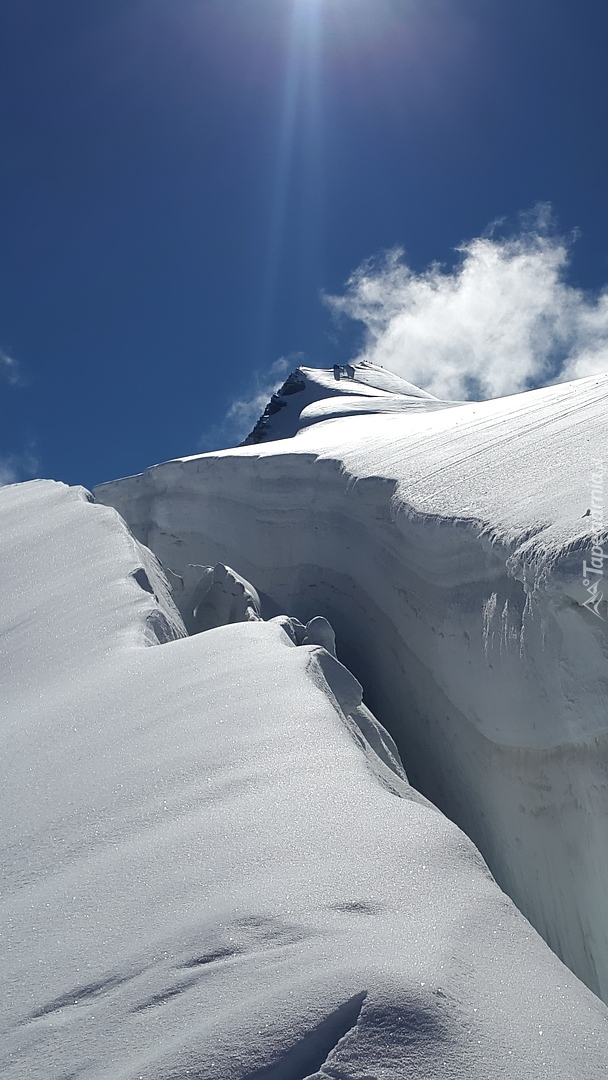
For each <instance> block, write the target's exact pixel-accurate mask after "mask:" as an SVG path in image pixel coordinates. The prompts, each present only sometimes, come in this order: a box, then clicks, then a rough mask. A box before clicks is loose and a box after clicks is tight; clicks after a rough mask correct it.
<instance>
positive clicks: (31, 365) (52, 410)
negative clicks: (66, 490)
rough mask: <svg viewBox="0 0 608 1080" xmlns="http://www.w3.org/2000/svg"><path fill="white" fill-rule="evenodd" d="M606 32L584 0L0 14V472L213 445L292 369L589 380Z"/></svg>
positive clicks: (603, 310)
mask: <svg viewBox="0 0 608 1080" xmlns="http://www.w3.org/2000/svg"><path fill="white" fill-rule="evenodd" d="M607 40H608V7H607V5H606V3H605V0H577V2H576V3H574V2H572V0H87V2H86V3H83V0H19V3H14V4H4V5H2V10H1V11H0V81H1V83H2V86H1V92H0V117H1V129H0V137H1V144H0V149H1V153H0V184H1V198H0V238H1V243H0V402H1V406H0V409H1V411H0V417H1V423H0V480H3V479H4V480H11V479H24V478H27V477H28V476H30V475H33V474H37V475H43V476H51V477H55V478H57V479H62V480H65V481H67V482H69V483H84V484H85V485H87V486H91V485H93V484H95V483H97V482H99V481H102V480H106V479H111V478H113V477H116V476H119V475H125V474H128V473H133V472H137V471H139V470H141V469H143V468H145V467H146V466H147V465H150V464H153V463H155V462H157V461H160V460H164V459H167V458H170V457H174V456H179V455H185V454H190V453H196V452H198V451H199V450H201V449H211V448H212V447H213V445H214V444H217V445H219V444H223V445H226V444H227V443H229V442H230V441H232V439H234V438H235V437H236V436H238V434H239V428H238V425H239V424H241V428H243V427H244V428H246V427H247V424H248V420H249V417H250V416H251V415H252V414H253V413H255V410H256V409H257V407H258V399H260V398H263V396H264V394H265V393H266V392H267V390H268V388H269V387H270V386H271V384H272V382H273V381H275V382H277V383H280V382H281V381H282V372H283V371H284V370H286V369H288V368H289V367H291V366H295V364H296V363H297V362H304V363H309V364H313V365H314V364H321V365H328V364H332V363H334V362H340V361H344V360H345V359H347V358H349V357H352V356H354V355H368V356H369V357H370V358H372V359H376V360H379V362H386V363H387V365H389V366H390V365H391V364H392V365H393V366H396V367H399V365H401V368H402V371H401V373H403V374H406V375H409V376H412V375H415V376H416V379H417V380H418V381H419V382H426V384H427V385H428V386H429V387H430V388H434V389H435V390H436V391H442V392H445V393H452V394H454V393H456V394H457V393H459V392H462V390H463V388H464V390H465V391H468V390H469V389H470V390H471V391H473V392H477V393H483V394H484V395H493V394H496V393H505V392H511V391H512V390H517V389H521V388H522V387H524V386H526V385H533V384H534V383H538V382H542V381H543V379H545V380H546V379H548V378H549V377H551V376H552V375H555V374H556V373H558V374H559V373H560V372H561V373H562V375H564V376H565V375H569V374H573V375H578V374H585V373H587V372H592V371H594V370H597V369H598V367H601V365H602V363H603V362H604V361H603V357H604V354H605V355H606V357H607V359H606V362H605V363H604V367H608V353H605V350H606V347H607V343H608V298H607V297H606V294H605V292H603V290H604V289H605V286H606V283H607V282H608V199H607V198H606V192H608V151H607V144H606V137H605V129H606V110H607V106H608V94H607V91H608V64H607V63H606V41H607ZM539 207H540V209H539ZM548 207H550V208H551V210H550V212H549V210H548ZM535 208H536V209H535ZM522 215H524V216H523V217H522ZM497 222H498V224H496V223H497ZM463 245H464V250H462V247H463ZM458 247H460V248H461V250H460V252H457V251H456V250H455V249H456V248H458ZM397 248H400V249H402V251H403V254H401V255H399V254H397V253H396V252H395V249H397ZM387 252H393V254H389V255H387V254H386V253H387ZM366 260H372V261H371V262H366ZM437 262H438V263H440V264H441V267H437V266H435V267H434V268H432V264H433V263H437ZM429 267H431V269H429ZM349 280H350V284H347V283H348V282H349ZM324 296H325V297H328V296H329V297H334V300H333V302H332V301H328V300H327V299H323V297H324ZM370 305H371V306H370ZM526 305H527V306H526ZM564 311H566V312H567V317H566V318H564V316H563V313H564ZM522 312H523V315H522ZM379 313H380V314H379ZM557 324H559V326H558V329H557V330H555V326H556V325H557ZM496 325H500V326H501V327H502V328H503V331H502V338H501V340H500V342H499V343H498V346H497V347H496V349H495V350H494V351H491V350H490V351H488V348H486V345H485V344H484V342H485V341H486V339H487V338H488V334H487V330H488V327H490V329H491V330H492V332H493V328H494V327H495V326H496ZM438 326H440V328H441V329H440V330H438V329H437V327H438ZM547 335H548V336H549V338H550V340H549V341H548V343H547V341H546V340H545V338H546V337H547ZM440 339H441V340H440ZM453 342H456V345H457V349H456V351H455V352H454V351H453V350H452V351H451V349H452V344H451V343H453ZM530 342H532V347H530ZM526 348H528V352H529V353H530V355H528V353H526ZM522 350H523V352H522ZM539 350H540V360H539ZM533 353H534V355H532V354H533ZM406 354H407V355H406ZM524 354H525V355H524ZM522 356H523V359H522ZM454 357H456V359H454ZM471 357H474V360H471ZM245 433H246V432H245V430H241V432H240V434H245Z"/></svg>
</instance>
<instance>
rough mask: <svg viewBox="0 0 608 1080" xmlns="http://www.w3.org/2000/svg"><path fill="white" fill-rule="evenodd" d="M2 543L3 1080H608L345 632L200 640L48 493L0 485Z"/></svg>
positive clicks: (568, 997)
mask: <svg viewBox="0 0 608 1080" xmlns="http://www.w3.org/2000/svg"><path fill="white" fill-rule="evenodd" d="M225 460H226V461H228V462H231V461H232V468H233V472H234V473H235V474H236V475H238V472H239V470H238V467H237V468H236V469H235V461H234V460H232V459H230V457H227V458H226V459H225ZM236 460H237V461H239V460H241V458H240V457H239V455H237V457H236ZM243 460H251V461H254V460H255V458H253V457H252V458H250V459H248V458H247V455H246V454H245V457H244V459H243ZM307 460H308V459H302V463H301V464H302V465H303V468H304V469H306V468H309V465H308V464H306V461H307ZM179 468H180V467H179V466H173V467H172V470H170V471H172V473H173V475H177V476H179V475H180V473H179V471H177V472H176V470H179ZM189 468H192V465H190V466H189ZM332 468H333V467H332ZM333 474H334V475H336V476H337V475H338V474H337V472H336V470H335V469H334V470H333ZM157 475H158V476H159V477H160V476H161V475H162V470H161V471H160V472H159V473H158V474H157ZM185 475H186V476H187V475H188V468H186V469H185ZM201 475H203V474H199V476H201ZM222 475H223V476H224V479H226V474H225V473H222V467H220V469H219V477H220V478H221V476H222ZM208 479H209V477H208V476H207V480H208ZM233 479H234V477H233ZM290 489H291V491H292V492H293V484H292V485H290ZM177 490H179V491H180V492H182V493H183V489H182V488H178V489H177ZM363 490H364V491H366V490H367V491H368V492H369V490H370V489H369V487H368V488H367V489H366V487H365V485H363ZM371 490H373V491H374V492H376V493H377V484H375V483H374V485H373V486H372V489H371ZM167 491H168V489H167ZM167 491H166V492H165V498H166V497H167ZM175 493H176V491H174V494H175ZM233 497H234V499H235V501H234V502H231V503H230V506H231V507H232V509H231V514H232V515H233V517H234V515H235V514H236V512H237V511H236V510H235V509H234V507H235V506H241V511H239V512H240V513H243V514H244V513H245V510H244V509H243V508H244V507H245V505H246V504H245V503H244V502H243V503H242V502H241V501H240V499H241V498H242V493H241V491H240V489H239V490H238V491H236V492H234V496H233ZM321 506H322V507H324V506H325V504H324V503H322V504H321ZM265 513H266V511H265V510H264V509H263V510H262V517H263V516H264V514H265ZM323 513H324V514H326V515H327V513H328V510H327V509H324V510H323ZM354 520H355V518H354V517H353V521H354ZM299 531H300V532H303V531H304V529H303V526H301V527H300V530H299ZM188 542H190V541H188ZM253 542H255V534H254V536H253ZM175 543H176V544H177V541H175ZM177 547H179V545H177ZM0 550H1V552H2V565H3V570H4V579H3V580H4V590H3V605H2V609H1V611H0V641H1V643H2V650H1V653H0V685H1V687H2V709H1V712H0V716H1V717H2V723H1V727H0V734H1V738H2V751H3V752H2V761H3V763H4V765H5V776H4V777H3V783H2V786H1V788H0V801H1V804H2V820H3V826H4V827H3V830H2V833H1V834H0V844H1V849H2V854H1V858H2V867H3V889H2V898H1V900H0V909H1V918H2V926H3V937H4V940H3V957H4V962H3V965H2V970H1V974H0V987H1V990H2V992H1V993H0V1016H1V1019H0V1024H1V1028H2V1049H1V1051H0V1055H1V1057H0V1069H1V1071H2V1076H3V1077H5V1078H6V1080H22V1078H23V1077H25V1076H27V1077H29V1078H32V1080H67V1078H68V1077H72V1078H76V1077H78V1078H82V1080H106V1078H107V1080H141V1077H146V1080H170V1078H171V1080H186V1078H190V1080H193V1078H196V1080H305V1078H307V1080H330V1078H333V1080H337V1078H338V1077H339V1078H341V1080H362V1077H370V1078H371V1077H376V1078H378V1080H380V1078H382V1080H393V1078H394V1080H403V1077H404V1076H405V1075H406V1074H407V1076H408V1077H411V1078H412V1080H428V1078H429V1077H433V1078H434V1080H454V1078H456V1077H463V1078H464V1077H466V1078H467V1080H470V1078H478V1080H488V1077H497V1078H498V1077H500V1078H511V1080H527V1078H529V1080H532V1078H533V1080H543V1078H546V1080H556V1078H558V1080H559V1078H562V1080H571V1078H572V1076H574V1075H579V1074H582V1075H584V1076H585V1077H586V1078H589V1080H592V1078H594V1077H598V1078H599V1077H600V1076H604V1075H605V1068H606V1066H605V1062H606V1055H607V1052H608V1023H607V1021H608V1013H607V1012H606V1009H605V1008H604V1006H603V1005H602V1004H601V1002H600V1001H599V1000H598V999H597V998H595V997H594V996H593V995H592V994H591V993H590V992H589V991H588V990H587V989H586V988H585V987H584V986H583V985H582V984H581V983H580V982H579V981H578V980H577V979H576V978H575V977H574V976H573V975H572V974H570V972H568V971H567V970H566V969H565V968H564V967H563V966H562V964H561V963H560V961H559V960H558V959H557V958H556V957H555V956H554V954H553V953H551V952H550V950H549V949H548V948H547V947H546V945H545V944H544V943H543V942H542V940H541V939H540V937H538V935H537V934H536V933H535V932H534V930H532V928H531V927H530V925H529V924H528V923H527V922H526V920H525V919H524V918H523V917H522V916H521V915H520V914H519V912H518V911H517V910H516V909H515V907H514V906H513V904H512V903H511V901H510V900H508V899H507V897H506V896H505V895H504V894H503V893H502V892H501V891H500V890H499V889H498V888H497V886H496V885H495V883H494V881H493V880H492V878H491V877H490V875H489V873H488V871H487V869H486V867H485V865H484V863H483V862H482V860H481V858H480V856H479V855H478V853H477V852H476V850H475V849H474V847H473V845H472V844H471V842H470V841H469V840H468V839H467V838H466V837H465V836H464V835H463V834H462V833H461V831H460V830H459V829H458V828H457V827H456V826H455V825H453V824H452V823H451V822H449V821H448V820H447V819H446V818H445V817H443V816H442V815H441V814H440V813H439V812H438V811H437V810H436V809H435V808H434V807H432V806H430V805H429V804H428V803H427V802H426V801H425V800H424V799H422V798H421V797H420V796H419V795H417V793H416V792H415V791H413V790H412V788H410V786H409V784H408V783H407V781H406V779H405V775H404V773H403V770H402V768H401V766H400V763H399V761H398V759H397V758H396V755H395V751H394V747H393V744H392V742H391V740H390V737H389V736H388V735H387V734H386V733H385V732H383V731H382V729H381V728H380V726H379V725H378V724H377V723H376V721H375V720H374V718H373V717H372V716H371V715H370V714H369V712H368V711H367V710H366V709H365V707H364V706H362V705H361V688H360V686H359V684H358V683H357V681H356V680H355V679H354V678H353V676H352V675H351V674H349V672H348V671H347V670H346V669H345V668H343V667H342V665H341V664H339V663H338V661H337V660H336V659H335V658H334V657H333V656H331V654H330V653H329V652H328V651H326V649H324V648H322V647H320V646H319V645H318V644H306V643H305V636H308V637H309V639H310V635H311V634H312V636H313V637H314V636H315V633H317V634H319V633H320V634H321V636H323V635H324V636H325V637H326V638H327V624H324V623H323V622H321V623H319V622H316V623H313V622H311V623H310V624H309V626H308V627H307V628H306V634H305V635H303V634H302V633H301V630H300V629H299V624H298V623H297V621H296V620H290V618H289V617H288V616H283V617H281V616H279V617H277V618H275V620H274V621H272V622H269V623H265V622H263V621H261V620H260V618H259V616H257V613H256V612H254V614H255V615H256V617H255V618H252V617H250V615H251V607H250V605H249V604H248V603H243V604H242V605H241V607H240V609H239V610H238V611H237V609H236V608H230V609H229V614H230V613H232V615H234V616H235V618H238V619H239V621H236V622H233V623H230V624H228V625H224V626H220V627H217V628H215V629H210V630H207V631H206V632H204V633H199V634H196V635H195V636H192V637H185V630H184V627H183V624H182V622H181V620H180V617H179V615H178V613H177V611H176V609H175V607H174V605H173V602H172V600H171V598H170V596H169V594H168V590H167V586H166V583H165V582H164V580H163V577H162V574H161V573H160V571H159V567H158V564H157V563H156V561H155V559H154V558H153V557H152V556H151V555H150V554H149V552H147V551H146V550H145V549H144V548H143V547H142V546H141V545H140V544H138V543H137V542H135V541H134V540H133V538H132V536H131V535H130V534H129V532H128V531H127V529H126V528H125V525H124V523H123V522H122V520H121V519H120V518H119V516H118V515H117V514H116V513H115V512H114V511H113V510H110V509H108V508H106V507H103V506H99V505H92V504H91V503H90V502H89V501H87V497H86V494H85V493H83V492H82V491H80V490H73V489H67V488H65V487H64V486H63V485H60V484H54V483H52V482H42V481H38V482H34V483H30V484H25V485H20V486H17V487H12V488H10V487H9V488H5V489H3V490H2V491H0ZM319 550H321V549H319ZM298 565H299V564H298V563H297V562H296V563H295V564H294V566H295V567H296V568H297V566H298ZM224 571H225V572H224V573H222V571H221V570H219V569H218V570H217V573H216V574H215V583H216V584H217V583H218V582H219V583H222V582H223V591H224V592H225V594H226V595H227V596H233V595H235V594H234V593H233V592H232V590H233V587H234V586H233V582H235V581H236V576H235V575H234V574H232V573H231V571H230V570H229V568H227V567H224ZM199 576H200V575H199ZM203 577H205V579H206V580H207V583H209V575H203ZM241 583H242V587H243V588H242V593H241V592H239V595H240V596H241V599H242V598H243V597H245V596H246V595H247V596H249V595H253V594H252V591H251V589H250V588H249V587H248V586H249V583H248V582H247V581H242V582H241ZM218 591H219V590H218ZM324 593H325V594H326V593H327V589H325V590H323V589H322V590H321V591H320V595H321V596H322V595H324ZM259 599H260V606H261V607H262V608H263V606H264V604H265V603H267V600H265V599H264V598H263V597H260V598H259ZM346 607H348V605H346ZM219 608H221V603H220V605H219ZM219 608H218V606H217V605H216V606H215V608H214V610H215V611H216V612H217V611H218V610H219ZM378 610H380V609H378ZM248 612H249V614H248ZM368 615H369V612H368ZM290 627H291V630H290ZM294 639H295V640H294ZM297 640H301V641H302V644H300V645H297V644H296V642H297ZM329 643H330V644H331V641H330V642H329ZM472 798H473V795H472Z"/></svg>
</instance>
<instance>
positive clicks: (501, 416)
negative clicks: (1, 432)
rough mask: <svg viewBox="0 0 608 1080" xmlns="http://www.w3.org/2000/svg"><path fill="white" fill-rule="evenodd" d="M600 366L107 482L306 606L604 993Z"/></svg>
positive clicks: (433, 795) (456, 812)
mask: <svg viewBox="0 0 608 1080" xmlns="http://www.w3.org/2000/svg"><path fill="white" fill-rule="evenodd" d="M607 401H608V379H607V378H606V377H603V378H599V379H598V378H595V379H587V380H581V381H580V382H578V383H573V384H568V385H567V386H561V387H552V388H549V389H547V390H545V391H535V392H533V393H531V394H526V395H520V396H519V397H517V398H513V399H508V400H505V401H503V402H486V403H482V404H481V405H470V406H463V407H461V408H454V409H450V410H443V411H441V412H437V411H435V413H434V414H433V415H428V416H423V415H420V414H417V415H416V416H412V415H409V416H408V417H407V418H405V419H404V418H403V417H398V416H397V417H395V416H382V417H361V418H355V417H350V418H347V419H346V420H344V419H342V420H338V421H335V420H334V421H332V422H330V423H327V424H323V423H321V424H319V425H318V426H317V427H316V428H315V429H314V430H310V429H309V430H308V431H305V432H302V433H301V434H299V435H297V436H296V438H295V439H292V440H290V441H287V440H286V441H284V442H275V443H272V444H269V445H268V446H266V447H263V448H255V449H254V448H247V449H243V450H239V451H225V452H222V453H220V454H217V455H206V456H204V457H200V458H193V459H186V460H184V461H179V462H172V463H168V464H166V465H163V466H159V467H157V468H155V469H153V470H149V471H148V472H147V473H145V474H143V475H142V476H141V477H136V478H131V479H129V480H125V481H122V482H120V483H118V484H114V485H109V486H106V487H102V488H101V489H99V490H98V492H97V496H98V498H100V499H102V500H104V501H108V502H111V503H112V504H113V505H115V506H117V507H118V508H119V510H120V512H121V513H122V514H123V515H124V516H125V518H126V519H127V520H128V521H129V523H130V524H131V526H132V527H133V529H134V531H135V533H136V535H138V536H139V537H140V538H141V539H142V540H144V541H145V543H147V544H149V545H150V546H151V548H152V549H153V550H154V551H155V552H156V554H157V555H158V556H159V558H160V559H161V560H162V561H163V563H164V564H166V565H168V566H170V567H172V568H173V569H176V570H178V572H179V569H180V567H183V566H185V565H187V564H188V563H189V562H206V563H213V562H215V561H218V560H220V559H221V560H223V561H227V562H228V563H229V564H230V565H231V566H233V567H234V568H235V569H236V570H237V571H238V572H239V573H242V574H243V575H245V577H247V578H248V579H249V580H251V581H252V582H254V584H255V585H256V587H257V588H258V590H259V591H260V593H261V594H262V599H263V600H264V597H265V599H266V604H267V611H268V612H269V613H274V610H275V609H274V608H273V606H272V605H273V604H275V605H278V606H279V607H280V608H282V609H283V610H288V611H290V613H292V614H294V615H297V616H298V617H299V618H300V619H302V620H303V621H306V620H307V619H308V618H310V617H311V616H312V615H314V614H318V613H322V614H323V615H325V616H327V618H328V619H329V620H330V622H331V623H332V625H333V627H334V629H335V630H336V633H337V637H338V646H339V655H340V657H341V658H342V659H343V660H344V661H345V663H346V664H347V665H348V666H349V667H350V668H351V670H353V671H354V672H355V673H356V675H357V677H358V678H359V679H360V681H361V682H362V683H363V685H364V686H365V690H366V700H367V702H368V704H369V705H370V706H371V707H372V709H373V710H374V711H375V712H376V714H377V715H378V716H379V717H380V718H381V719H382V721H383V722H384V723H385V725H386V726H387V727H388V728H389V730H390V731H391V733H392V734H393V735H394V736H395V738H396V739H397V741H398V744H399V747H400V750H401V754H402V758H403V761H404V764H405V768H406V770H407V773H408V776H409V778H410V780H411V781H412V783H413V784H414V785H415V786H418V787H419V788H420V789H421V790H422V791H423V792H424V793H425V794H426V795H427V796H428V797H429V798H430V799H432V800H433V801H434V802H435V803H436V804H437V805H438V806H440V807H441V808H442V809H443V810H444V811H445V812H446V813H447V814H449V816H451V817H452V818H453V819H454V820H455V821H457V822H458V823H459V824H460V825H461V826H462V827H463V828H464V829H465V831H466V832H467V833H468V834H469V836H471V837H472V839H473V840H474V842H475V843H476V844H477V845H478V846H479V848H480V850H481V851H482V853H483V854H484V856H485V858H486V859H487V861H488V863H489V865H490V867H491V869H492V871H493V873H494V874H495V876H496V878H497V880H498V881H499V883H500V884H501V885H502V886H503V887H504V888H505V889H506V891H508V893H509V894H510V895H511V896H512V897H513V898H514V899H515V901H516V903H517V904H518V906H519V907H520V908H521V910H522V911H523V912H524V913H525V914H526V915H527V916H528V918H529V919H530V920H531V922H532V923H533V925H534V926H536V927H537V929H538V930H539V931H540V932H541V933H542V934H543V936H544V937H545V938H546V940H547V941H548V942H549V943H550V945H551V946H552V948H554V949H555V951H556V952H557V953H558V954H559V955H560V956H561V957H562V958H563V959H564V961H565V962H566V963H567V964H568V965H569V966H570V967H571V968H572V969H573V970H574V971H575V972H576V973H577V974H578V975H579V976H580V978H582V979H583V980H584V981H585V982H586V983H587V984H588V985H589V986H590V987H591V988H592V989H593V990H594V991H595V992H596V993H599V994H601V995H603V996H604V997H605V998H606V997H608V921H607V919H606V914H605V896H606V895H607V892H608V852H607V845H606V838H605V837H606V817H607V811H608V805H607V803H608V788H607V780H606V775H607V773H606V756H607V755H606V751H607V730H608V719H607V716H606V691H607V687H608V646H607V639H606V623H605V622H603V621H602V619H600V618H598V617H596V616H595V615H594V614H593V613H591V612H589V611H588V610H585V609H584V608H583V607H582V603H583V595H584V594H582V587H581V570H582V562H583V558H584V555H585V552H586V551H588V550H589V546H590V533H591V530H590V524H589V515H588V509H589V500H590V494H589V480H588V475H589V473H590V472H591V471H592V469H593V468H594V463H595V462H597V460H598V459H600V460H601V456H602V454H603V452H604V446H605V445H606V404H607Z"/></svg>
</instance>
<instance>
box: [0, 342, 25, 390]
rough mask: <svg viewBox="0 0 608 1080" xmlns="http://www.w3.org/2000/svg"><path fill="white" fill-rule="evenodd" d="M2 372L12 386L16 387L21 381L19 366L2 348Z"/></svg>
mask: <svg viewBox="0 0 608 1080" xmlns="http://www.w3.org/2000/svg"><path fill="white" fill-rule="evenodd" d="M0 372H1V373H2V375H3V376H4V378H5V379H6V380H7V381H8V382H9V383H10V384H11V386H16V385H17V384H18V383H19V382H20V381H21V376H20V371H19V364H18V363H17V361H16V360H15V358H14V356H10V355H9V353H7V352H5V350H4V349H2V348H0Z"/></svg>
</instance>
